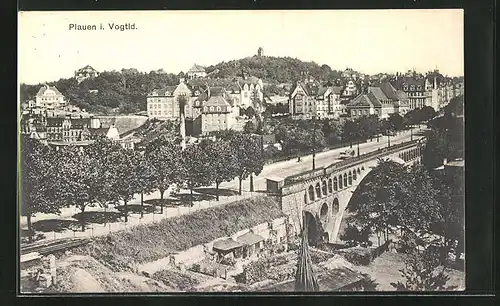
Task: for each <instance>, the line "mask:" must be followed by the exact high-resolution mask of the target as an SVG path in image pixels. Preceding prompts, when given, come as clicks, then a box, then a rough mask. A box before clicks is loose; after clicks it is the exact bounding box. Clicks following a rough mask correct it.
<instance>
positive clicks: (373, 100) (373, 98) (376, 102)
mask: <svg viewBox="0 0 500 306" xmlns="http://www.w3.org/2000/svg"><path fill="white" fill-rule="evenodd" d="M367 96H368V99H370V102H371V103H372V104H373V106H374V107H380V106H382V103H383V102H382V101H383V100H379V99H378V98H377V97H376V96H375V94H374V93H373V92H369V93H368V94H367ZM384 104H385V103H384Z"/></svg>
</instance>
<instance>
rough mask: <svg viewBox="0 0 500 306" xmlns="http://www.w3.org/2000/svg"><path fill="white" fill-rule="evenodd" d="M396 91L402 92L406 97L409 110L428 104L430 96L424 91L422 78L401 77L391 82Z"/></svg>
mask: <svg viewBox="0 0 500 306" xmlns="http://www.w3.org/2000/svg"><path fill="white" fill-rule="evenodd" d="M391 85H392V86H394V88H396V89H397V90H402V91H403V92H404V93H405V94H406V95H407V96H408V107H409V109H410V110H413V109H416V108H422V107H424V106H425V105H427V104H426V103H428V101H429V99H430V97H431V96H432V95H431V94H429V92H428V91H426V82H425V79H423V78H416V77H409V76H402V77H399V76H398V77H397V78H396V80H395V81H393V82H391Z"/></svg>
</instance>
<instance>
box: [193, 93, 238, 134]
mask: <svg viewBox="0 0 500 306" xmlns="http://www.w3.org/2000/svg"><path fill="white" fill-rule="evenodd" d="M196 102H199V103H196V105H200V109H201V131H200V132H201V134H208V133H211V132H215V131H221V130H229V129H231V128H233V127H234V126H235V125H236V117H237V116H238V113H239V109H238V107H236V106H235V105H234V104H233V103H234V102H232V101H231V98H230V96H229V94H228V93H227V91H226V90H225V89H224V88H223V87H211V88H210V87H209V88H208V89H207V91H206V92H204V94H203V95H202V96H201V97H200V99H198V100H197V101H196Z"/></svg>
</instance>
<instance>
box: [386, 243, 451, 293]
mask: <svg viewBox="0 0 500 306" xmlns="http://www.w3.org/2000/svg"><path fill="white" fill-rule="evenodd" d="M435 250H436V249H434V248H430V247H429V248H427V249H425V250H424V251H423V252H412V253H411V254H410V255H409V256H408V258H407V259H406V260H405V268H404V269H401V270H400V272H401V275H402V276H403V277H404V278H405V282H404V283H403V282H400V281H398V282H397V283H394V282H393V283H391V285H392V286H393V287H394V288H396V290H397V291H437V290H451V289H454V288H455V287H452V286H446V283H447V282H448V280H449V279H450V277H449V276H447V275H446V274H445V272H446V270H445V266H441V265H440V262H439V259H438V254H436V252H435Z"/></svg>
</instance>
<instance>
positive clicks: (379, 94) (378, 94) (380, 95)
mask: <svg viewBox="0 0 500 306" xmlns="http://www.w3.org/2000/svg"><path fill="white" fill-rule="evenodd" d="M368 92H369V93H371V94H372V95H373V96H374V97H375V98H376V99H377V100H378V101H379V102H385V101H387V100H389V98H388V97H387V96H386V95H385V94H384V92H383V91H382V89H380V87H368Z"/></svg>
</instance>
